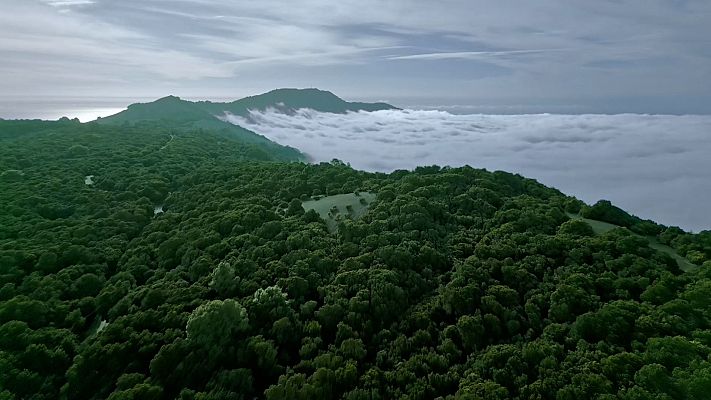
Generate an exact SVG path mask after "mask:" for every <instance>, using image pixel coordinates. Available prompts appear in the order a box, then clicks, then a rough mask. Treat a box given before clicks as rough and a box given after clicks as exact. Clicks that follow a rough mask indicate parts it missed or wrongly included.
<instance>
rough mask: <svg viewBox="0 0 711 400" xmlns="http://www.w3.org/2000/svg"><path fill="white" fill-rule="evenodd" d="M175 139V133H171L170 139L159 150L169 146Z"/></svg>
mask: <svg viewBox="0 0 711 400" xmlns="http://www.w3.org/2000/svg"><path fill="white" fill-rule="evenodd" d="M173 139H175V135H173V134H171V135H170V139H169V140H168V141H167V142H166V143H165V144H164V145H163V147H161V148H160V149H158V150H163V149H165V148H166V147H168V145H169V144H170V142H172V141H173Z"/></svg>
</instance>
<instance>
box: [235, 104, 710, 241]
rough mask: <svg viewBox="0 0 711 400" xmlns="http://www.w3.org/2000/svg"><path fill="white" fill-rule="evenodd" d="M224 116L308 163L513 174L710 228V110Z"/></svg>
mask: <svg viewBox="0 0 711 400" xmlns="http://www.w3.org/2000/svg"><path fill="white" fill-rule="evenodd" d="M227 119H228V120H229V121H230V122H232V123H235V124H238V125H241V126H243V127H245V128H248V129H251V130H253V131H255V132H258V133H260V134H262V135H264V136H266V137H268V138H269V139H271V140H274V141H276V142H278V143H281V144H284V145H289V146H293V147H296V148H298V149H300V150H301V151H303V152H304V153H306V154H307V155H308V156H310V157H311V158H312V159H313V161H316V162H319V161H330V160H332V159H334V158H337V159H339V160H342V161H345V162H348V163H350V164H351V165H352V166H353V167H354V168H357V169H363V170H367V171H382V172H390V171H393V170H395V169H412V168H414V167H416V166H419V165H432V164H437V165H440V166H445V165H449V166H461V165H471V166H472V167H476V168H486V169H488V170H503V171H509V172H515V173H519V174H521V175H524V176H526V177H530V178H534V179H537V180H538V181H540V182H542V183H544V184H546V185H550V186H553V187H556V188H558V189H560V190H561V191H563V192H564V193H567V194H571V195H575V196H576V197H578V198H580V199H582V200H584V201H586V202H588V203H593V202H595V201H597V200H599V199H609V200H611V201H612V202H613V203H614V204H616V205H618V206H620V207H622V208H624V209H626V210H628V211H629V212H631V213H633V214H636V215H638V216H640V217H641V218H645V219H652V220H655V221H657V222H660V223H663V224H666V225H676V226H680V227H682V228H684V229H687V230H692V231H695V232H698V231H700V230H709V229H711V212H710V211H709V199H710V197H711V116H697V115H687V116H671V115H640V114H619V115H556V114H536V115H533V114H529V115H482V114H476V115H455V114H450V113H448V112H445V111H422V110H388V111H377V112H357V113H348V114H331V113H321V112H316V111H313V110H308V109H302V110H297V111H296V112H295V113H294V114H290V115H287V114H283V113H280V112H277V111H275V110H267V111H266V112H252V113H251V114H250V115H249V117H247V118H243V117H239V116H228V117H227Z"/></svg>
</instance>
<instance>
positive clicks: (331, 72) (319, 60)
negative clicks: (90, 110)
mask: <svg viewBox="0 0 711 400" xmlns="http://www.w3.org/2000/svg"><path fill="white" fill-rule="evenodd" d="M2 9H3V12H2V13H1V14H0V58H1V59H2V63H0V77H2V79H1V80H0V96H3V97H14V96H20V95H22V96H33V95H55V96H66V95H74V96H97V97H100V96H113V97H116V96H129V97H130V96H141V97H145V96H149V97H151V96H153V97H158V96H162V95H165V94H168V93H172V94H177V95H180V96H183V97H192V98H211V97H232V98H237V97H242V96H244V95H250V94H254V93H258V92H263V91H267V90H270V89H273V88H275V87H319V88H323V89H328V90H331V91H333V92H335V93H336V94H339V95H341V96H343V97H345V98H348V99H368V100H389V101H391V102H393V103H396V104H398V105H403V106H408V105H414V104H418V103H421V104H429V105H434V104H438V103H441V104H443V105H465V106H471V105H476V106H482V107H493V110H492V111H494V112H495V111H497V107H500V108H502V109H505V107H512V105H515V106H518V107H519V108H520V110H519V109H517V112H521V111H523V112H525V111H527V109H530V110H532V111H534V112H539V111H551V112H562V111H566V110H567V112H591V111H592V112H621V111H631V112H653V113H662V112H669V113H709V112H711V101H710V100H711V95H709V93H711V40H710V39H709V38H711V27H710V26H711V24H709V23H708V22H709V21H711V2H709V1H706V0H636V1H625V0H595V1H590V0H566V1H563V0H555V1H554V0H537V1H520V0H515V1H514V0H498V1H495V2H492V1H479V0H444V1H431V0H428V1H420V0H388V1H383V0H357V1H356V0H340V1H325V0H305V1H299V2H292V1H276V0H261V1H227V0H122V1H113V0H111V1H109V0H42V1H40V0H2Z"/></svg>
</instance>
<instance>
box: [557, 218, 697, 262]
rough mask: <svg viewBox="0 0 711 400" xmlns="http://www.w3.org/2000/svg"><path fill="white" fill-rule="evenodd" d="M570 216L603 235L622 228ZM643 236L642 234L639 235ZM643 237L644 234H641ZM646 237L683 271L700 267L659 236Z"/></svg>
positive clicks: (650, 245)
mask: <svg viewBox="0 0 711 400" xmlns="http://www.w3.org/2000/svg"><path fill="white" fill-rule="evenodd" d="M567 214H568V217H570V218H572V219H579V220H583V221H585V222H587V223H588V224H589V225H590V227H592V229H593V232H595V234H596V235H602V234H604V233H607V232H609V231H611V230H613V229H615V228H620V226H619V225H615V224H611V223H608V222H603V221H597V220H594V219H588V218H583V217H582V216H580V214H570V213H567ZM633 234H634V235H637V234H636V233H633ZM637 236H641V235H637ZM641 237H642V236H641ZM643 237H644V238H645V239H647V242H648V243H649V247H651V248H653V249H654V250H657V251H661V252H662V253H666V254H668V255H669V256H671V258H673V259H674V260H676V263H677V264H678V265H679V268H681V270H682V271H691V270H692V269H695V268H698V267H699V266H698V265H696V264H692V263H691V262H690V261H689V260H687V259H686V258H684V257H682V256H681V255H679V253H677V252H676V250H674V249H673V248H671V247H669V246H667V245H665V244H662V243H659V241H658V240H657V238H655V237H653V236H643Z"/></svg>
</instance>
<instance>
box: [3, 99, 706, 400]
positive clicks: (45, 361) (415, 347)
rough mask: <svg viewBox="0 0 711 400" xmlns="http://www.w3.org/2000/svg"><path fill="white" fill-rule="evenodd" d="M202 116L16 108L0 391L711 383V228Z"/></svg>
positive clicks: (491, 391) (665, 392)
mask: <svg viewBox="0 0 711 400" xmlns="http://www.w3.org/2000/svg"><path fill="white" fill-rule="evenodd" d="M156 103H158V104H156ZM156 103H151V104H153V105H152V106H151V107H154V109H155V110H162V112H163V115H169V114H170V113H172V112H173V111H176V110H184V111H185V112H186V113H187V112H188V111H190V110H194V108H193V107H192V106H190V104H192V103H188V105H187V106H186V105H185V104H183V103H184V102H182V101H181V100H179V99H176V98H168V99H163V100H161V101H159V102H156ZM184 107H188V108H186V109H184ZM142 112H143V111H142V107H138V108H136V107H134V109H132V110H130V115H131V116H132V117H131V118H136V119H138V116H140V115H141V113H142ZM180 112H183V111H180ZM191 112H192V111H191ZM125 115H129V114H124V116H125ZM146 115H148V117H151V115H150V114H146ZM201 115H204V114H201V113H200V112H198V111H196V112H195V114H191V115H190V116H189V117H185V119H184V120H182V122H181V120H180V119H179V118H178V117H176V121H173V122H170V121H168V123H162V122H160V121H155V120H152V119H145V120H137V121H136V122H132V123H129V122H127V123H126V124H123V123H122V124H118V123H104V121H102V123H87V124H81V123H79V122H78V121H69V120H63V121H57V122H41V121H0V189H1V190H0V371H2V373H0V399H37V400H44V399H111V400H123V399H166V400H173V399H181V400H182V399H194V400H198V399H200V400H207V399H254V398H258V399H261V398H265V399H269V400H277V399H309V400H310V399H347V400H370V399H437V398H440V399H449V400H452V399H556V400H577V399H605V400H608V399H609V400H612V399H615V400H640V399H664V400H668V399H673V400H676V399H692V400H699V399H706V398H708V393H709V387H711V361H710V360H711V304H710V299H711V232H702V233H701V234H689V233H686V232H683V231H681V230H680V229H678V228H669V227H665V226H661V225H658V224H655V223H654V222H652V221H644V220H641V219H639V218H637V217H634V216H631V215H629V214H628V213H626V212H624V210H621V209H619V208H617V207H614V206H613V205H612V204H611V203H609V202H604V201H603V202H599V203H597V204H595V205H585V204H582V202H580V201H578V200H576V199H574V198H572V197H569V196H566V195H564V194H563V193H561V192H559V191H558V190H555V189H553V188H549V187H546V186H543V185H541V184H539V183H538V182H536V181H534V180H531V179H526V178H524V177H521V176H519V175H514V174H509V173H506V172H500V171H497V172H490V171H486V170H482V169H475V168H471V167H462V168H440V167H437V166H430V167H419V168H416V169H415V170H413V171H402V170H400V171H395V172H393V173H390V174H383V173H367V172H363V171H357V170H354V169H352V168H351V167H349V166H348V165H346V164H344V163H342V162H338V161H335V160H334V161H333V162H331V163H321V164H304V163H295V162H282V161H288V160H290V159H291V158H290V157H289V153H284V152H282V151H281V150H279V148H278V147H273V148H272V150H274V151H269V148H268V147H265V146H263V145H260V144H259V143H251V142H249V141H245V140H243V139H241V138H240V137H238V136H235V135H230V134H226V133H225V132H223V131H220V130H214V129H213V130H209V129H203V130H200V129H196V128H194V127H191V128H176V127H179V126H181V125H180V124H181V123H187V124H192V123H193V122H194V118H198V117H201ZM121 118H123V117H121ZM114 121H116V120H114ZM88 177H91V179H87V178H88ZM356 191H358V192H359V195H360V196H357V195H356V194H355V192H356ZM357 198H363V199H364V203H366V204H361V203H360V200H357V204H360V205H362V207H359V208H358V210H356V209H355V206H356V205H357V204H356V203H354V202H356V199H357ZM309 199H314V200H313V201H310V200H309ZM349 205H350V206H351V208H352V212H353V216H352V217H351V218H347V217H344V218H340V219H338V218H335V219H332V220H329V218H328V213H329V212H331V214H332V215H333V213H334V212H335V211H337V214H339V215H341V214H343V213H350V210H349V209H348V206H349ZM334 206H335V207H336V208H337V210H333V207H334ZM305 208H306V209H305ZM307 209H308V210H307ZM156 210H162V211H163V212H162V213H160V212H157V211H156ZM319 212H321V215H319ZM324 212H325V215H324ZM567 213H570V214H571V215H574V216H576V218H577V215H578V214H581V215H582V216H583V217H584V218H586V219H585V220H582V219H576V218H570V217H569V216H568V214H567ZM322 216H324V217H323V218H322ZM586 221H598V222H605V223H607V224H610V225H603V224H597V225H595V228H596V229H597V232H596V231H594V230H593V227H591V225H590V224H589V223H588V222H586ZM331 225H334V226H331ZM613 225H614V226H615V228H614V229H609V230H608V229H599V228H603V227H610V226H613ZM659 244H664V245H667V246H670V248H673V251H672V250H669V249H668V248H667V247H662V246H659ZM672 254H673V255H674V257H673V256H672ZM675 257H684V258H685V259H686V260H688V261H689V262H690V263H693V264H695V265H696V266H697V267H695V268H691V269H690V270H689V271H688V272H684V271H683V270H682V269H681V268H680V264H679V263H678V262H677V261H678V260H677V259H675Z"/></svg>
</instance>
